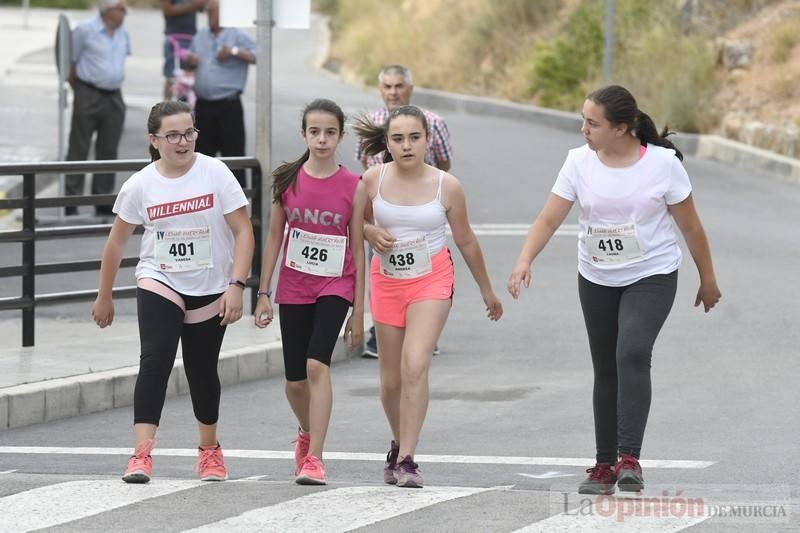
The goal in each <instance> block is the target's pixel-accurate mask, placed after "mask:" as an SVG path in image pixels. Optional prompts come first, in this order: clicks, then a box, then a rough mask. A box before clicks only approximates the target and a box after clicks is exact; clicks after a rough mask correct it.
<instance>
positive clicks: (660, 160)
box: [552, 144, 692, 287]
mask: <svg viewBox="0 0 800 533" xmlns="http://www.w3.org/2000/svg"><path fill="white" fill-rule="evenodd" d="M552 192H553V193H554V194H557V195H558V196H560V197H562V198H564V199H566V200H569V201H576V200H577V202H578V204H579V205H580V208H581V212H580V218H579V224H580V234H579V235H578V271H579V272H580V274H581V275H582V276H583V277H584V278H586V279H587V280H589V281H591V282H593V283H597V284H600V285H607V286H611V287H622V286H625V285H630V284H631V283H635V282H636V281H638V280H640V279H642V278H645V277H647V276H652V275H655V274H669V273H670V272H673V271H675V270H676V269H677V268H678V266H679V265H680V262H681V250H680V248H679V247H678V243H677V240H676V236H675V230H674V228H673V224H672V215H670V213H669V210H668V206H669V205H674V204H677V203H680V202H682V201H683V200H685V199H686V198H687V197H688V196H689V194H690V193H691V192H692V186H691V184H690V183H689V176H688V175H687V174H686V170H685V169H684V168H683V164H682V163H681V162H680V160H679V159H678V158H677V157H675V152H674V150H670V149H667V148H663V147H661V146H655V145H652V144H648V145H647V151H646V152H645V153H644V155H643V156H642V157H641V158H640V159H639V161H637V162H636V163H634V164H633V165H631V166H629V167H625V168H610V167H607V166H606V165H604V164H603V163H602V162H601V161H600V159H599V158H598V157H597V153H596V152H594V151H593V150H591V149H590V148H589V146H588V145H584V146H581V147H580V148H575V149H572V150H570V151H569V154H568V155H567V159H566V161H565V162H564V166H563V167H562V168H561V172H559V174H558V178H557V179H556V182H555V185H553V189H552Z"/></svg>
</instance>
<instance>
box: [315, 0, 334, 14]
mask: <svg viewBox="0 0 800 533" xmlns="http://www.w3.org/2000/svg"><path fill="white" fill-rule="evenodd" d="M311 9H312V10H314V11H316V12H317V13H322V14H323V15H328V16H329V17H333V16H335V15H336V13H337V11H338V9H339V2H338V0H311Z"/></svg>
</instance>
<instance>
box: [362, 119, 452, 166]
mask: <svg viewBox="0 0 800 533" xmlns="http://www.w3.org/2000/svg"><path fill="white" fill-rule="evenodd" d="M422 112H423V113H425V119H426V120H427V121H428V128H429V129H430V134H431V145H430V147H429V148H428V151H427V152H426V153H425V162H426V163H428V164H429V165H433V166H437V163H438V162H439V161H450V160H451V159H452V156H453V147H452V146H450V132H449V131H448V130H447V124H445V122H444V120H442V117H440V116H439V115H437V114H436V113H432V112H431V111H428V110H427V109H423V110H422ZM368 118H369V120H371V121H372V122H373V123H374V124H377V125H380V124H383V123H384V122H386V119H387V118H389V110H388V109H386V108H385V107H384V108H383V109H379V110H378V111H375V112H374V113H370V114H369V115H368ZM364 157H366V159H367V168H369V167H372V166H375V165H380V164H381V163H383V153H380V154H378V155H370V156H365V154H364V153H363V151H362V149H361V141H359V143H358V146H356V160H357V161H363V160H364Z"/></svg>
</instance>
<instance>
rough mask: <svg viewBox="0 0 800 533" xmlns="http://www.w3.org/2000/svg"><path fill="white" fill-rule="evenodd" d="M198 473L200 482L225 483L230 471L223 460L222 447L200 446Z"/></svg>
mask: <svg viewBox="0 0 800 533" xmlns="http://www.w3.org/2000/svg"><path fill="white" fill-rule="evenodd" d="M197 472H198V473H199V474H200V481H225V480H226V479H228V471H227V470H226V469H225V460H224V459H223V458H222V447H221V446H220V445H219V443H217V445H216V446H200V447H199V448H198V449H197Z"/></svg>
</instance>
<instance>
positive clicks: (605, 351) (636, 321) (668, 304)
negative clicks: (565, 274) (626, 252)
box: [578, 270, 678, 463]
mask: <svg viewBox="0 0 800 533" xmlns="http://www.w3.org/2000/svg"><path fill="white" fill-rule="evenodd" d="M677 285H678V271H677V270H676V271H674V272H671V273H669V274H657V275H654V276H648V277H646V278H643V279H640V280H639V281H637V282H636V283H633V284H631V285H627V286H625V287H607V286H605V285H598V284H596V283H592V282H591V281H589V280H587V279H586V278H584V277H583V276H580V275H579V276H578V294H579V295H580V300H581V307H582V308H583V318H584V321H585V322H586V331H587V333H588V334H589V348H590V350H591V352H592V365H593V366H594V393H593V404H594V432H595V441H596V444H597V462H598V463H614V462H615V461H616V460H617V455H618V454H619V455H633V456H635V457H639V452H640V450H641V448H642V441H643V439H644V430H645V426H646V425H647V417H648V415H649V413H650V398H651V386H650V362H651V360H652V357H653V345H654V344H655V342H656V337H657V336H658V333H659V332H660V331H661V326H663V325H664V321H666V319H667V316H668V315H669V311H670V309H671V308H672V302H673V301H674V300H675V291H676V288H677Z"/></svg>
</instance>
